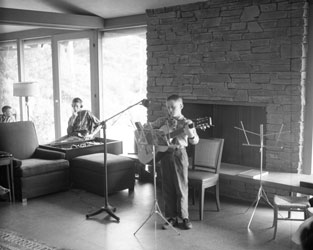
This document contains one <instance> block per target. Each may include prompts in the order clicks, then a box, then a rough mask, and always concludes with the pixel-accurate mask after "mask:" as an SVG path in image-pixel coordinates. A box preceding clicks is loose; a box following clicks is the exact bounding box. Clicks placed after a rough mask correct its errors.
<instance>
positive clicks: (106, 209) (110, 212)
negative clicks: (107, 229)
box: [86, 205, 120, 222]
mask: <svg viewBox="0 0 313 250" xmlns="http://www.w3.org/2000/svg"><path fill="white" fill-rule="evenodd" d="M115 211H116V208H115V207H112V206H110V205H106V206H103V207H101V208H100V209H98V210H97V211H95V212H93V213H90V214H86V219H89V218H90V217H92V216H95V215H97V214H100V213H102V212H106V213H107V214H108V215H110V216H111V217H113V218H114V219H115V220H117V222H120V218H119V217H117V216H116V215H115V214H114V212H115Z"/></svg>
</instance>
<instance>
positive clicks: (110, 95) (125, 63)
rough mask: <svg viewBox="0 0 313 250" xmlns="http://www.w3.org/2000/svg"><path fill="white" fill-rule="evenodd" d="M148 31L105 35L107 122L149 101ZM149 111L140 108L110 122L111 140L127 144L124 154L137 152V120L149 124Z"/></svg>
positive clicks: (109, 134)
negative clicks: (135, 133)
mask: <svg viewBox="0 0 313 250" xmlns="http://www.w3.org/2000/svg"><path fill="white" fill-rule="evenodd" d="M146 46H147V45H146V28H136V29H134V28H133V29H125V30H114V31H107V32H104V33H103V36H102V53H103V57H102V61H103V68H102V70H103V96H102V98H103V105H104V107H103V110H104V114H103V115H102V116H104V117H102V118H104V119H106V118H108V117H111V116H112V115H114V114H116V113H118V112H119V111H121V110H123V109H125V108H126V107H128V106H130V105H131V104H134V103H137V102H138V101H140V100H141V99H144V98H146V94H147V74H146V72H147V67H146V61H147V56H146ZM146 120H147V110H146V109H145V108H144V107H142V106H136V107H134V108H132V109H130V110H128V111H127V112H125V113H124V114H122V115H121V116H120V117H118V118H116V119H114V120H113V121H112V122H110V123H108V126H107V135H108V138H113V139H119V140H122V141H123V145H124V153H126V152H134V136H133V135H134V125H133V123H134V122H135V121H141V122H146Z"/></svg>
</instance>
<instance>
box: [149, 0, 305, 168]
mask: <svg viewBox="0 0 313 250" xmlns="http://www.w3.org/2000/svg"><path fill="white" fill-rule="evenodd" d="M307 7H308V6H307V2H306V1H305V0H292V1H290V0H282V1H276V0H266V1H253V0H251V1H241V0H220V1H215V0H209V1H205V2H199V3H193V4H188V5H181V6H173V7H166V8H161V9H153V10H147V12H146V15H147V44H148V46H147V56H148V59H147V64H148V87H147V90H148V98H149V99H150V100H151V101H152V105H151V107H150V108H149V111H148V118H149V120H154V119H155V118H157V117H159V116H160V115H164V112H166V111H165V106H164V102H165V99H166V97H167V96H169V95H170V94H174V93H177V94H180V95H181V96H183V98H184V100H185V102H198V103H200V102H202V101H205V102H206V103H211V104H223V105H225V104H226V105H233V106H242V105H243V106H247V107H249V106H251V107H255V106H261V107H262V109H264V121H258V122H256V123H259V122H264V126H265V127H266V132H267V133H274V132H277V131H279V129H280V127H281V124H284V130H289V131H290V133H286V134H283V135H282V136H281V138H280V139H281V141H280V145H281V146H283V148H282V149H269V150H266V153H265V161H264V165H265V167H266V168H267V169H268V170H272V171H284V172H297V171H301V167H302V165H301V164H302V144H303V138H302V137H303V135H302V134H303V132H302V130H303V107H304V104H303V93H304V79H305V76H306V73H305V65H306V63H305V59H306V56H307V55H306V51H305V49H304V50H303V49H302V48H303V46H304V43H305V36H306V23H307V15H306V11H307ZM237 122H238V123H239V122H240V121H239V120H238V121H237ZM238 125H239V124H238ZM217 129H218V128H216V129H214V130H217ZM253 129H256V130H257V128H253ZM232 130H233V129H232ZM266 144H267V145H275V138H274V137H268V138H267V139H266ZM234 150H235V149H234ZM253 164H254V163H253Z"/></svg>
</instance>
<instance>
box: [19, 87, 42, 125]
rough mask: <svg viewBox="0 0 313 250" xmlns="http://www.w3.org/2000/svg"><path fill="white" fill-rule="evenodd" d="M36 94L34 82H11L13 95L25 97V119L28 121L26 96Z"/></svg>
mask: <svg viewBox="0 0 313 250" xmlns="http://www.w3.org/2000/svg"><path fill="white" fill-rule="evenodd" d="M36 94H37V83H36V82H18V83H14V84H13V96H19V97H25V104H26V109H27V120H28V121H29V105H28V97H29V96H34V95H36Z"/></svg>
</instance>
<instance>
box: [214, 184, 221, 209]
mask: <svg viewBox="0 0 313 250" xmlns="http://www.w3.org/2000/svg"><path fill="white" fill-rule="evenodd" d="M215 201H216V207H217V211H220V209H221V204H220V186H219V184H218V183H217V184H216V186H215Z"/></svg>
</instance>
